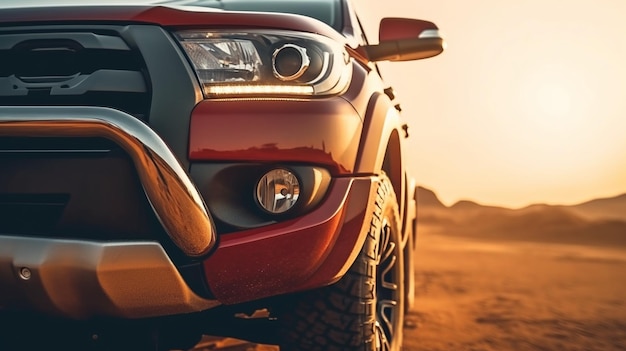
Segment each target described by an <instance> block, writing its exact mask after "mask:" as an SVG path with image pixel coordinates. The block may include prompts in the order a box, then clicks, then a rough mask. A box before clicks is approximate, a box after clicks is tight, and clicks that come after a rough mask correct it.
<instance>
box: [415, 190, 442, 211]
mask: <svg viewBox="0 0 626 351" xmlns="http://www.w3.org/2000/svg"><path fill="white" fill-rule="evenodd" d="M417 206H418V207H435V208H445V207H446V206H445V205H444V204H443V203H442V202H441V201H440V200H439V198H438V197H437V195H436V194H435V192H434V191H432V190H430V189H426V188H424V187H421V186H418V187H417Z"/></svg>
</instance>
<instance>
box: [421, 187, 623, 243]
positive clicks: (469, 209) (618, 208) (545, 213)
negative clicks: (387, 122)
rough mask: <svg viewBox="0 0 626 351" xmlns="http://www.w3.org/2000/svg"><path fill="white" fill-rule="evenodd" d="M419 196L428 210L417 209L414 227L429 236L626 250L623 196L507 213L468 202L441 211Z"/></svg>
mask: <svg viewBox="0 0 626 351" xmlns="http://www.w3.org/2000/svg"><path fill="white" fill-rule="evenodd" d="M420 193H421V194H427V195H425V196H424V197H425V198H426V199H428V201H426V203H427V204H428V205H424V204H423V203H422V202H421V201H420V202H419V203H418V223H421V224H422V226H423V228H426V227H427V228H428V231H431V232H438V233H443V234H448V235H462V236H470V237H480V238H485V239H500V240H522V241H539V242H553V243H569V244H581V245H602V246H626V194H624V195H620V196H616V197H612V198H606V199H597V200H592V201H588V202H585V203H581V204H578V205H573V206H564V205H545V204H536V205H531V206H528V207H524V208H521V209H510V208H504V207H497V206H484V205H481V204H479V203H476V202H474V201H469V200H462V201H459V202H457V203H455V204H454V205H452V206H450V207H445V206H444V205H443V204H441V202H440V201H439V200H438V198H437V195H436V194H435V192H433V191H432V190H429V189H425V188H422V189H421V190H420ZM435 200H436V201H435ZM420 204H421V205H422V206H421V207H420Z"/></svg>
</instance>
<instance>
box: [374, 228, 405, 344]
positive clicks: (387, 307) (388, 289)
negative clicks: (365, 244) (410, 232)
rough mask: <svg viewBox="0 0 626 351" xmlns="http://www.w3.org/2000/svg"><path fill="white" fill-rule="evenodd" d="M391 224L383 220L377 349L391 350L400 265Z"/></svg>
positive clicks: (378, 274) (397, 305) (379, 249)
mask: <svg viewBox="0 0 626 351" xmlns="http://www.w3.org/2000/svg"><path fill="white" fill-rule="evenodd" d="M391 234H392V233H391V225H390V224H389V222H388V221H387V220H386V219H385V220H383V223H382V226H381V230H380V236H379V242H378V253H377V267H376V323H375V328H376V350H377V351H388V350H391V344H392V340H393V336H394V333H395V331H396V329H397V328H398V324H399V323H398V313H399V308H401V306H399V304H398V300H399V291H398V284H397V282H398V279H399V276H400V272H398V269H399V265H398V264H397V263H398V262H397V261H398V255H397V244H396V243H395V242H393V241H392V235H391Z"/></svg>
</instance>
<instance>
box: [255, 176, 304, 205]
mask: <svg viewBox="0 0 626 351" xmlns="http://www.w3.org/2000/svg"><path fill="white" fill-rule="evenodd" d="M299 196H300V183H299V182H298V178H296V176H295V175H294V174H293V173H291V172H289V171H288V170H286V169H280V168H279V169H273V170H271V171H269V172H267V173H265V175H264V176H263V177H261V179H260V180H259V183H258V184H257V186H256V198H257V201H258V202H259V204H260V205H261V207H262V208H263V209H264V210H266V211H267V212H269V213H272V214H280V213H284V212H285V211H288V210H289V209H290V208H292V207H293V206H294V205H295V204H296V202H297V201H298V197H299Z"/></svg>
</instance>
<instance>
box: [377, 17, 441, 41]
mask: <svg viewBox="0 0 626 351" xmlns="http://www.w3.org/2000/svg"><path fill="white" fill-rule="evenodd" d="M428 29H438V28H437V25H435V24H434V23H432V22H428V21H423V20H415V19H408V18H383V19H382V20H381V21H380V31H379V33H378V37H379V41H381V42H383V41H390V40H402V39H414V38H417V37H419V35H420V34H421V33H422V32H423V31H425V30H428Z"/></svg>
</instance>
